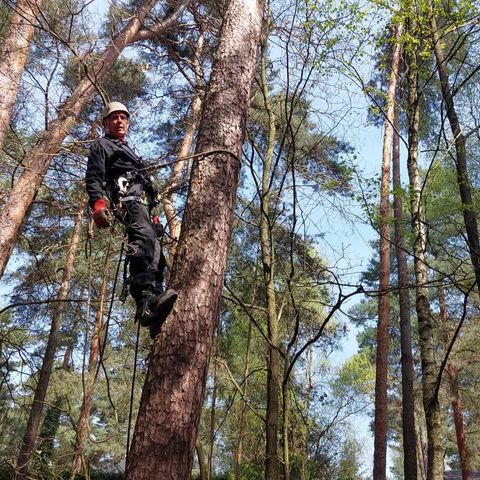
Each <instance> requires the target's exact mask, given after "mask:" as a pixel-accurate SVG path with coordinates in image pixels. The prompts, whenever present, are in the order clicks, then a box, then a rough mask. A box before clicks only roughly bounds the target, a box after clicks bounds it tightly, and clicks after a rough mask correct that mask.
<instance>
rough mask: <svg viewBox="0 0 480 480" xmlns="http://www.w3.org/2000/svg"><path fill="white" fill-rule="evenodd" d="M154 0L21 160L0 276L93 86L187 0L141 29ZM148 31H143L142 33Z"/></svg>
mask: <svg viewBox="0 0 480 480" xmlns="http://www.w3.org/2000/svg"><path fill="white" fill-rule="evenodd" d="M157 2H158V0H145V1H144V2H143V3H142V4H141V5H140V6H139V7H138V10H137V12H136V14H135V15H133V16H132V18H131V19H130V20H129V22H128V23H127V25H126V26H125V28H124V29H123V30H121V32H120V33H119V34H118V35H117V36H115V37H114V38H113V40H112V42H111V43H110V44H109V45H108V46H107V47H106V49H105V50H104V52H103V54H102V55H101V56H100V57H99V59H98V60H97V61H96V62H95V63H94V65H93V67H92V68H91V70H90V71H89V72H88V74H87V75H86V76H85V77H83V78H82V79H81V80H80V81H79V83H78V85H77V86H76V88H75V89H74V90H73V92H72V94H71V95H70V97H69V98H68V99H67V100H66V101H65V102H64V103H63V104H62V105H61V106H60V107H59V109H58V117H57V118H56V119H55V120H53V121H52V122H50V124H49V127H48V130H46V131H45V132H44V134H43V137H42V139H41V141H40V142H39V144H38V145H37V146H36V147H35V148H34V149H33V150H32V151H31V153H30V154H29V155H28V156H27V158H26V159H25V161H24V170H23V172H22V174H21V175H20V177H19V179H18V180H17V181H16V182H15V185H14V186H13V188H12V190H11V191H10V194H9V196H8V200H7V202H6V203H5V206H4V208H3V210H2V212H1V214H0V278H1V277H2V276H3V273H4V271H5V267H6V265H7V262H8V260H9V259H10V255H11V253H12V250H13V247H14V244H15V241H16V238H17V236H18V233H19V231H20V227H21V225H22V222H23V220H24V218H25V215H26V214H27V211H28V210H29V208H30V206H31V204H32V202H33V200H34V199H35V197H36V195H37V193H38V191H39V189H40V186H41V184H42V182H43V179H44V177H45V174H46V172H47V169H48V167H49V165H50V162H51V160H52V158H53V157H54V156H55V155H56V154H57V153H58V152H59V150H60V147H61V144H62V142H63V140H64V139H65V137H66V136H67V135H68V134H69V132H70V130H71V128H72V127H73V126H74V124H75V122H76V121H77V118H78V117H79V116H80V114H81V112H82V111H83V110H84V108H85V106H86V105H87V102H88V101H89V98H90V96H91V95H92V94H93V92H94V91H95V88H96V85H97V83H98V82H100V81H101V80H102V79H104V78H105V76H106V75H107V74H108V72H109V71H110V69H111V68H112V66H113V65H114V64H115V62H116V61H117V59H118V57H119V56H120V54H121V53H122V51H123V50H124V49H125V47H127V46H128V45H130V44H131V43H133V42H134V41H137V40H139V39H141V38H143V37H144V36H146V35H147V34H148V35H151V34H152V32H157V31H159V32H160V33H161V32H164V31H165V30H166V29H167V28H168V27H170V26H171V25H172V24H173V23H174V22H175V21H176V20H177V18H178V16H179V15H180V14H181V13H182V12H183V10H184V9H185V7H186V5H187V4H188V3H189V1H188V0H185V1H184V2H182V3H180V4H179V6H178V7H177V10H176V11H175V13H174V14H173V15H172V16H171V17H169V18H168V19H167V20H165V21H164V22H162V23H161V24H157V25H156V28H153V27H152V28H150V29H146V28H143V24H144V21H145V19H146V17H147V15H148V14H149V12H150V11H151V10H152V8H153V7H154V6H155V4H156V3H157ZM145 30H148V31H147V33H146V34H143V32H144V31H145Z"/></svg>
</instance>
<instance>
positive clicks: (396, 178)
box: [392, 89, 417, 480]
mask: <svg viewBox="0 0 480 480" xmlns="http://www.w3.org/2000/svg"><path fill="white" fill-rule="evenodd" d="M397 96H398V89H397ZM398 117H399V112H398V102H396V103H395V122H394V125H395V130H396V131H395V133H394V136H393V157H392V158H393V162H392V163H393V165H392V166H393V211H394V218H395V253H396V257H397V270H398V297H399V306H400V347H401V352H402V358H401V364H402V434H403V472H404V476H405V480H416V479H417V445H416V439H415V394H414V379H415V373H414V369H413V355H412V325H411V321H410V296H409V282H408V266H407V254H406V242H405V237H404V231H403V200H402V193H401V191H402V183H401V180H400V133H399V132H400V125H399V123H400V122H399V118H398Z"/></svg>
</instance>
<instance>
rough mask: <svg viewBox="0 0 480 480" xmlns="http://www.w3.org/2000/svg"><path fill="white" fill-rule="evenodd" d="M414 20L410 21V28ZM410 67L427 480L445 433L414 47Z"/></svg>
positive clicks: (439, 465) (436, 466)
mask: <svg viewBox="0 0 480 480" xmlns="http://www.w3.org/2000/svg"><path fill="white" fill-rule="evenodd" d="M411 22H412V19H409V20H408V21H407V25H408V26H409V28H410V29H411V28H412V25H411ZM406 57H407V64H408V73H407V77H408V105H409V112H408V117H409V126H408V176H409V183H410V214H411V222H412V231H413V252H414V268H415V279H416V287H415V294H416V311H417V318H418V335H419V347H420V357H421V362H422V393H423V407H424V410H425V419H426V425H427V439H428V453H427V457H428V464H427V465H428V468H427V479H428V480H434V479H439V478H443V473H444V467H443V454H444V447H443V430H442V419H441V411H440V405H439V401H438V397H437V395H436V384H437V372H438V368H437V362H436V357H435V338H436V329H435V322H434V318H433V315H432V313H431V309H430V304H429V300H428V268H427V264H426V261H425V252H426V230H425V221H424V214H423V206H422V185H421V180H420V172H419V165H418V143H419V138H418V128H419V122H420V114H419V98H418V68H417V57H416V52H415V51H414V50H413V47H411V46H410V48H408V49H407V55H406Z"/></svg>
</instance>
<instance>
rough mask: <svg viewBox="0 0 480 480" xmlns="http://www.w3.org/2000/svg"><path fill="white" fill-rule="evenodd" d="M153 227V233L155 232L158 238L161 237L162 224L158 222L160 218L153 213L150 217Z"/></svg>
mask: <svg viewBox="0 0 480 480" xmlns="http://www.w3.org/2000/svg"><path fill="white" fill-rule="evenodd" d="M152 223H153V228H154V229H155V233H156V234H157V236H158V238H162V237H163V225H162V224H161V223H160V219H159V218H158V215H155V216H154V217H153V218H152Z"/></svg>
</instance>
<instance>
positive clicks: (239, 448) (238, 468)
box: [234, 322, 252, 480]
mask: <svg viewBox="0 0 480 480" xmlns="http://www.w3.org/2000/svg"><path fill="white" fill-rule="evenodd" d="M251 342H252V322H249V323H248V333H247V349H246V352H245V367H244V369H243V378H244V381H243V391H242V398H244V399H246V398H247V394H248V373H249V371H250V348H251ZM247 408H248V407H247V403H246V401H244V402H243V404H242V411H241V413H240V420H239V422H238V423H239V427H238V438H237V445H236V448H235V456H234V461H235V480H241V473H242V454H243V439H244V437H245V425H246V417H247Z"/></svg>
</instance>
